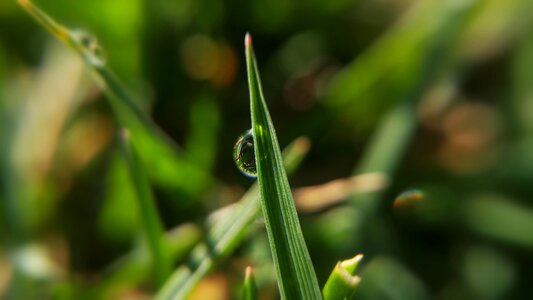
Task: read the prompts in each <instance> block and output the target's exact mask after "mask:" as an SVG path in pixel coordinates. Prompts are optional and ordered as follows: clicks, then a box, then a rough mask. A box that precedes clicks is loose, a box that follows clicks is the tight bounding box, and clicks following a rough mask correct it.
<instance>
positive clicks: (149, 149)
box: [19, 0, 212, 198]
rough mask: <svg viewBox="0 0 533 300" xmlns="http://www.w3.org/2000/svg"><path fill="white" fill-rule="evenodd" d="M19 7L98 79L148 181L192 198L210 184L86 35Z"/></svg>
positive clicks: (26, 6) (26, 2)
mask: <svg viewBox="0 0 533 300" xmlns="http://www.w3.org/2000/svg"><path fill="white" fill-rule="evenodd" d="M19 3H20V5H21V6H22V7H23V8H24V9H26V11H28V12H29V13H30V15H31V16H32V17H33V18H35V19H36V20H37V21H38V22H39V23H40V24H41V25H42V26H43V27H44V28H46V29H47V30H48V31H50V32H51V33H52V34H53V35H54V36H55V37H56V38H57V39H58V40H60V41H62V42H64V43H66V44H67V45H68V46H69V47H71V48H72V49H74V50H75V51H76V52H77V53H78V54H79V55H80V56H81V57H82V58H83V60H84V62H85V63H86V64H87V65H88V66H89V67H90V68H91V69H92V70H93V71H95V73H96V74H98V75H99V78H100V79H101V80H100V81H99V83H100V84H101V85H102V88H103V91H104V93H105V94H106V96H107V99H108V101H109V103H110V105H111V107H112V109H113V112H114V114H115V117H116V118H117V119H118V120H119V122H120V123H121V124H122V126H123V127H126V128H128V129H129V130H130V131H131V133H132V143H133V144H134V145H135V147H136V149H138V151H139V155H140V157H141V159H142V161H143V162H144V163H145V165H146V166H149V167H148V168H147V170H146V171H147V172H148V174H149V175H150V178H151V179H153V180H154V181H155V182H157V183H158V184H159V185H161V186H163V187H165V188H167V189H170V190H174V189H179V190H180V191H182V192H183V193H184V194H185V195H187V196H189V198H192V197H193V196H194V195H197V194H198V193H199V192H200V191H201V190H203V188H204V187H205V186H206V185H207V184H209V183H210V182H211V181H212V178H211V177H210V176H209V175H208V174H207V173H205V172H203V171H202V170H201V168H198V167H197V166H196V165H194V164H192V163H190V162H189V161H188V160H187V159H185V157H184V156H183V155H180V153H179V150H180V149H179V148H178V147H177V146H176V145H175V144H174V143H173V142H172V141H171V139H170V138H169V137H168V136H166V135H165V134H164V133H163V132H162V131H161V130H160V129H159V128H158V127H157V126H156V125H155V124H154V123H153V122H151V121H150V120H149V118H147V117H146V115H145V114H144V113H143V112H142V111H141V110H140V109H139V108H138V107H137V106H136V104H135V101H133V98H132V97H131V96H130V95H129V93H128V92H127V91H126V89H125V88H124V87H123V86H122V84H121V83H120V81H119V80H118V79H117V78H116V77H115V75H114V74H113V73H112V72H111V70H110V69H109V68H108V67H107V66H106V62H105V59H104V57H103V53H102V49H101V48H100V46H99V45H98V43H97V41H96V39H95V38H94V37H92V36H90V35H88V34H87V33H84V32H81V31H73V30H69V29H68V28H66V27H64V26H62V25H61V24H59V23H57V22H56V21H54V20H53V19H52V18H51V17H49V16H48V15H47V14H46V13H45V12H43V11H42V10H41V9H39V8H38V7H37V6H35V5H34V4H33V3H32V2H31V1H29V0H19Z"/></svg>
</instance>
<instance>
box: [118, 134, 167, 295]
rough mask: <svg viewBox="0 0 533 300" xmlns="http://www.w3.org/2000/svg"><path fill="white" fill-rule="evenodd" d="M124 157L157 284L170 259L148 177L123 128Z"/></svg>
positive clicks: (163, 276) (164, 275) (160, 282)
mask: <svg viewBox="0 0 533 300" xmlns="http://www.w3.org/2000/svg"><path fill="white" fill-rule="evenodd" d="M120 141H121V146H122V150H123V154H124V159H125V160H126V164H127V166H128V169H129V172H130V175H131V180H132V181H133V184H134V186H135V188H136V190H137V197H136V198H137V200H138V203H139V211H140V212H141V219H142V224H143V227H144V233H145V236H146V240H147V242H148V248H149V250H150V253H151V256H152V263H153V267H154V273H155V278H156V283H157V285H158V286H159V285H161V284H163V282H164V281H165V279H166V278H167V276H168V275H169V274H170V267H171V266H170V261H169V258H168V253H167V247H166V245H165V239H164V236H163V234H164V231H163V224H162V222H161V220H160V218H159V215H158V213H157V208H156V207H155V202H154V198H153V195H152V191H151V188H150V185H149V183H148V179H147V178H146V175H145V172H144V170H143V167H142V166H141V163H140V161H139V158H138V157H137V153H136V152H135V149H133V147H132V145H131V144H130V138H129V132H128V131H126V130H123V131H122V132H121V135H120Z"/></svg>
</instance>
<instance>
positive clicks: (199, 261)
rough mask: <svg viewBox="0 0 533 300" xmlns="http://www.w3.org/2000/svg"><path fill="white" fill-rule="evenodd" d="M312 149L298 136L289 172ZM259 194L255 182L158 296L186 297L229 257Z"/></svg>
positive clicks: (287, 158) (290, 150) (287, 157)
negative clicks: (217, 265)
mask: <svg viewBox="0 0 533 300" xmlns="http://www.w3.org/2000/svg"><path fill="white" fill-rule="evenodd" d="M308 150H309V141H308V140H307V139H305V138H299V139H296V140H295V141H294V142H293V143H291V144H290V145H289V146H287V148H286V149H285V150H284V151H283V157H284V162H285V166H286V168H287V173H289V174H290V173H292V172H293V171H294V170H295V169H296V167H297V166H298V165H299V164H300V162H301V161H302V159H303V157H304V156H305V154H306V153H307V151H308ZM258 198H259V194H258V188H257V184H254V185H253V186H252V187H251V188H250V189H249V190H248V192H247V193H246V194H245V195H244V196H243V197H242V198H241V200H240V201H239V202H238V203H237V204H236V205H235V207H234V208H233V209H232V210H231V211H230V212H229V213H228V215H227V217H226V218H224V219H221V220H218V221H216V222H215V223H214V224H213V226H211V227H210V230H209V232H208V233H207V238H206V242H205V243H201V244H199V245H197V246H196V247H195V248H194V250H193V251H191V253H190V255H189V258H188V259H187V263H186V264H184V265H181V266H180V267H179V268H178V269H177V270H176V271H175V272H174V274H173V275H172V276H171V277H170V279H169V280H168V281H167V282H166V283H165V285H164V286H163V288H162V289H161V290H160V291H159V292H158V293H157V295H156V297H155V299H159V300H167V299H186V298H187V297H188V296H189V294H190V293H191V292H192V290H193V289H194V287H196V285H197V284H198V283H199V282H200V280H201V279H202V278H203V277H204V276H206V275H207V274H208V273H209V272H210V271H211V270H212V269H213V268H214V267H215V266H216V264H217V262H219V261H221V260H222V259H224V258H225V257H227V256H228V255H229V254H230V253H231V252H232V251H233V250H234V249H235V248H236V247H237V246H238V245H239V244H240V242H241V241H242V240H243V239H244V237H245V236H246V234H247V233H248V232H249V231H250V229H251V227H252V226H251V224H252V223H253V222H254V221H255V219H256V218H257V215H258V214H259V210H260V206H259V199H258Z"/></svg>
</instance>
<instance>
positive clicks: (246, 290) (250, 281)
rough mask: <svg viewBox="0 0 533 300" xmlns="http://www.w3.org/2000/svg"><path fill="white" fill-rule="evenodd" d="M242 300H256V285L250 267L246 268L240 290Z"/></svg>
mask: <svg viewBox="0 0 533 300" xmlns="http://www.w3.org/2000/svg"><path fill="white" fill-rule="evenodd" d="M241 299H243V300H257V299H259V298H258V296H257V284H256V283H255V276H254V272H253V269H252V267H250V266H248V267H247V268H246V274H245V276H244V284H243V288H242V297H241Z"/></svg>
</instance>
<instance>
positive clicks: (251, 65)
mask: <svg viewBox="0 0 533 300" xmlns="http://www.w3.org/2000/svg"><path fill="white" fill-rule="evenodd" d="M245 47H246V64H247V68H248V84H249V89H250V110H251V116H252V129H253V134H254V150H255V160H256V167H257V178H258V182H259V191H260V195H261V207H262V210H263V216H264V218H265V223H266V228H267V233H268V238H269V242H270V249H271V252H272V257H273V259H274V264H275V266H276V273H277V279H278V286H279V289H280V292H281V296H282V298H283V299H320V298H321V294H320V289H319V287H318V282H317V278H316V275H315V270H314V269H313V265H312V263H311V258H310V256H309V252H308V250H307V247H306V245H305V241H304V238H303V235H302V230H301V228H300V222H299V220H298V215H297V214H296V207H295V205H294V200H293V197H292V193H291V188H290V186H289V181H288V179H287V174H286V173H285V168H284V167H283V162H282V159H281V151H280V148H279V144H278V141H277V137H276V133H275V130H274V125H273V124H272V120H271V118H270V114H269V112H268V108H267V105H266V102H265V99H264V97H263V91H262V88H261V83H260V78H259V71H258V68H257V63H256V60H255V55H254V51H253V48H252V39H251V36H250V35H249V34H247V35H246V38H245Z"/></svg>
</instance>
